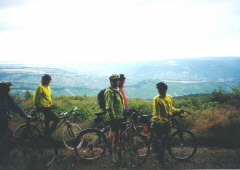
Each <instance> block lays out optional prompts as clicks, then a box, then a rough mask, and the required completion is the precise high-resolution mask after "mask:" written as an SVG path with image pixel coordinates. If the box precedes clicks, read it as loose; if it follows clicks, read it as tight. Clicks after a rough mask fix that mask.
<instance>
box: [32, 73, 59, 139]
mask: <svg viewBox="0 0 240 170" xmlns="http://www.w3.org/2000/svg"><path fill="white" fill-rule="evenodd" d="M51 81H52V78H51V76H50V75H48V74H45V75H43V76H42V81H41V84H40V85H38V86H37V87H36V91H35V93H34V95H33V105H34V108H35V109H36V111H37V112H42V113H43V114H44V119H45V130H46V134H47V135H51V133H52V132H53V131H54V130H55V128H56V126H57V124H58V122H59V119H58V117H57V116H56V115H55V114H54V113H53V110H52V91H51V88H50V84H51ZM50 121H53V123H52V125H51V127H49V123H50Z"/></svg>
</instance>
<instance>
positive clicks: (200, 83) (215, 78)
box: [0, 57, 240, 99]
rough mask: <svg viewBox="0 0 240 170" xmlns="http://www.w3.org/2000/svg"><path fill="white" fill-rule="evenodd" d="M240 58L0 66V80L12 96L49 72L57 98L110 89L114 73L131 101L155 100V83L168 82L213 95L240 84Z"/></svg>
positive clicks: (175, 91) (184, 91) (173, 90)
mask: <svg viewBox="0 0 240 170" xmlns="http://www.w3.org/2000/svg"><path fill="white" fill-rule="evenodd" d="M239 65H240V58H229V57H228V58H227V57H226V58H210V59H208V58H199V59H178V60H173V59H171V60H159V61H146V62H143V61H141V62H129V63H118V64H116V63H106V64H88V63H87V64H75V65H71V66H67V65H64V66H61V65H59V66H51V65H49V66H41V67H40V66H31V65H18V64H0V80H5V81H11V82H12V83H13V84H14V86H13V90H12V93H14V94H18V95H20V96H23V95H24V93H25V91H26V90H30V91H31V92H32V93H33V92H34V90H35V87H36V86H37V85H38V84H40V80H41V76H42V75H43V74H45V73H47V74H50V75H52V77H53V82H52V85H51V87H52V90H53V95H54V96H61V95H64V96H74V95H89V96H96V95H97V93H98V92H99V91H100V90H101V89H103V88H106V87H108V86H109V81H108V76H109V75H110V74H111V73H124V74H125V75H126V76H127V80H126V86H125V90H126V93H127V95H128V97H130V98H142V99H151V98H153V97H154V96H155V95H156V94H157V91H156V88H155V84H156V83H157V82H158V81H160V80H165V81H166V82H168V84H169V91H168V92H169V94H170V95H172V96H183V95H188V94H197V93H210V92H212V91H213V90H215V89H219V88H220V89H223V90H225V91H226V92H230V91H231V87H232V86H236V85H238V84H239V82H240V76H239V74H240V67H239Z"/></svg>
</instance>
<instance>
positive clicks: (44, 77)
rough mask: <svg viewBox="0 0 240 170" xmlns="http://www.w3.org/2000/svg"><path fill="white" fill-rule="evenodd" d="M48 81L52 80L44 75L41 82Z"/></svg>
mask: <svg viewBox="0 0 240 170" xmlns="http://www.w3.org/2000/svg"><path fill="white" fill-rule="evenodd" d="M50 80H52V78H51V76H50V75H48V74H44V75H43V76H42V81H50Z"/></svg>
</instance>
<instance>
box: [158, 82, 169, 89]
mask: <svg viewBox="0 0 240 170" xmlns="http://www.w3.org/2000/svg"><path fill="white" fill-rule="evenodd" d="M156 88H157V89H166V90H167V89H168V85H167V83H166V82H164V81H160V82H159V83H157V84H156Z"/></svg>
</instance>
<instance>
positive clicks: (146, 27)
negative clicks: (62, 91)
mask: <svg viewBox="0 0 240 170" xmlns="http://www.w3.org/2000/svg"><path fill="white" fill-rule="evenodd" d="M22 2H23V1H22ZM26 2H27V3H25V4H24V5H21V6H18V7H16V6H15V7H14V8H4V9H0V10H1V13H0V18H1V20H0V48H1V49H0V58H1V59H0V60H2V61H3V60H12V61H16V60H20V61H22V62H26V63H27V62H35V63H41V62H46V61H47V62H50V63H56V62H61V63H66V62H69V63H71V62H75V63H76V62H83V61H86V62H89V61H92V62H105V61H126V60H128V61H129V60H150V59H161V58H166V57H169V58H186V57H200V56H240V49H239V48H238V44H239V43H240V32H239V28H240V20H239V19H240V17H239V13H238V12H237V9H238V8H239V7H238V5H237V4H239V3H238V1H233V0H229V1H187V0H186V1H181V0H179V1H155V0H149V1H136V0H122V1H114V0H102V1H99V0H91V1H79V0H69V1H63V0H41V1H37V0H32V1H26ZM33 58H34V60H33Z"/></svg>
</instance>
